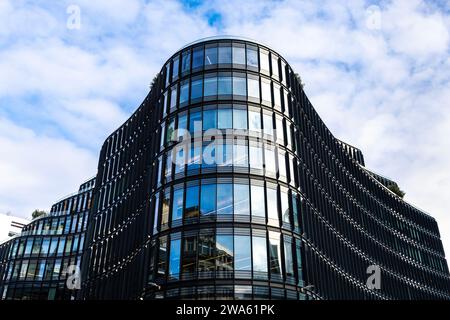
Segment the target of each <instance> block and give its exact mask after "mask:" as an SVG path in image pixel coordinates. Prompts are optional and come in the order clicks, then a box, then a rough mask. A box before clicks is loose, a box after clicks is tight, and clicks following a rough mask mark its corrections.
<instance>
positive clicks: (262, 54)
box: [259, 49, 270, 73]
mask: <svg viewBox="0 0 450 320" xmlns="http://www.w3.org/2000/svg"><path fill="white" fill-rule="evenodd" d="M259 62H260V63H261V71H266V72H267V73H269V72H270V68H269V53H268V52H267V51H263V50H261V49H260V50H259Z"/></svg>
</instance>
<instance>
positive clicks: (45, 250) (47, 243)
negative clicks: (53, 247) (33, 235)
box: [41, 238, 50, 255]
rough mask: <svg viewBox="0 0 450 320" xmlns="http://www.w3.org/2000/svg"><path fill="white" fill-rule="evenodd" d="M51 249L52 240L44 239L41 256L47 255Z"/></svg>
mask: <svg viewBox="0 0 450 320" xmlns="http://www.w3.org/2000/svg"><path fill="white" fill-rule="evenodd" d="M49 248H50V238H44V240H43V241H42V249H41V254H42V255H47V254H48V249H49Z"/></svg>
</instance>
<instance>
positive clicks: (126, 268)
mask: <svg viewBox="0 0 450 320" xmlns="http://www.w3.org/2000/svg"><path fill="white" fill-rule="evenodd" d="M363 165H364V160H363V156H362V153H361V152H360V151H359V150H358V149H356V148H354V147H351V146H349V145H347V144H345V143H343V142H341V141H339V140H337V139H336V138H335V137H334V136H333V135H332V134H331V132H330V131H329V130H328V128H327V127H326V126H325V124H324V123H323V122H322V120H321V119H320V117H319V116H318V115H317V113H316V112H315V110H314V108H313V107H312V105H311V103H310V102H309V100H308V98H307V97H306V95H305V93H304V91H303V89H302V87H301V85H300V83H299V81H298V79H297V77H296V75H295V73H294V71H293V70H292V69H291V67H290V66H289V65H288V63H287V62H286V61H285V60H284V59H283V58H282V57H281V56H280V55H278V54H277V53H276V52H274V51H273V50H271V49H269V48H267V47H264V46H262V45H259V44H257V43H254V42H251V41H244V40H239V39H236V40H231V39H223V40H217V39H215V40H205V41H203V42H197V43H195V44H193V45H190V46H187V47H185V48H183V49H182V50H181V51H180V52H177V53H176V54H175V55H173V56H172V57H171V58H170V59H169V60H168V61H167V63H166V64H165V65H164V66H163V68H162V70H161V72H160V73H159V74H158V77H157V81H156V83H155V84H154V85H153V87H152V90H151V92H150V93H149V95H148V96H147V97H146V99H145V100H144V102H143V103H142V104H141V106H140V107H139V108H138V110H137V111H136V112H135V113H134V114H133V116H132V117H131V118H130V119H129V120H128V121H127V122H125V123H124V124H123V125H122V126H121V127H120V128H119V129H118V130H117V131H115V132H114V133H113V134H112V135H111V136H110V137H108V139H107V140H106V141H105V143H104V145H103V147H102V151H101V155H100V161H99V167H98V175H97V179H96V191H95V196H94V204H93V209H92V211H91V215H90V220H89V227H88V233H87V246H86V251H85V254H84V260H83V261H85V263H84V264H83V289H82V298H83V299H135V298H147V299H153V298H189V299H191V298H195V299H217V298H222V299H257V298H261V299H425V298H437V299H448V298H450V294H449V290H450V277H449V272H448V267H447V263H446V260H445V256H444V251H443V248H442V244H441V241H440V235H439V231H438V227H437V223H436V221H435V220H434V219H433V218H432V217H430V216H429V215H427V214H425V213H424V212H422V211H420V210H418V209H416V208H414V207H413V206H411V205H409V204H407V203H406V202H404V201H403V200H401V199H400V198H398V197H397V196H395V195H393V194H392V193H391V192H390V191H389V190H387V189H386V188H385V187H384V186H383V185H382V184H381V183H380V182H379V181H378V180H376V179H375V178H374V176H373V175H372V174H370V173H369V172H368V171H367V170H366V169H365V168H364V167H363ZM373 265H375V266H378V267H379V268H380V270H381V279H382V287H381V289H380V290H374V289H369V288H368V287H367V285H366V281H367V278H368V276H369V275H368V274H367V272H366V271H367V268H368V267H369V266H373Z"/></svg>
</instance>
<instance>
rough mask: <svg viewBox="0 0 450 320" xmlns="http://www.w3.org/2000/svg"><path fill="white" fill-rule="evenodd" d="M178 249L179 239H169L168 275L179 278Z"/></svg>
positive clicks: (179, 249) (179, 248)
mask: <svg viewBox="0 0 450 320" xmlns="http://www.w3.org/2000/svg"><path fill="white" fill-rule="evenodd" d="M180 251H181V240H180V239H177V240H171V241H170V260H169V277H171V278H174V279H179V277H180Z"/></svg>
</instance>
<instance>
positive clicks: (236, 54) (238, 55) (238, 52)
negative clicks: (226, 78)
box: [233, 46, 245, 65]
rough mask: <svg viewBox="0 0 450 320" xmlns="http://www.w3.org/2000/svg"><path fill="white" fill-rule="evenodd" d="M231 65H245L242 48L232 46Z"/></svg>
mask: <svg viewBox="0 0 450 320" xmlns="http://www.w3.org/2000/svg"><path fill="white" fill-rule="evenodd" d="M233 64H241V65H245V49H244V47H237V46H233Z"/></svg>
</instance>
